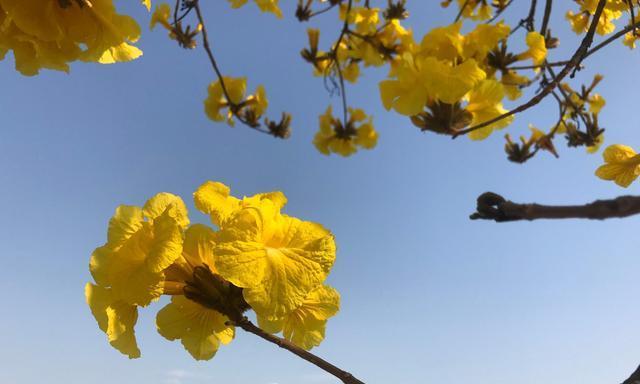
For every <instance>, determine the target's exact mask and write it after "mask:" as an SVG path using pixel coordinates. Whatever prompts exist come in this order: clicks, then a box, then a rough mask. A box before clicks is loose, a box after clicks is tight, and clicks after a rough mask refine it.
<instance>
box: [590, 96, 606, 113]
mask: <svg viewBox="0 0 640 384" xmlns="http://www.w3.org/2000/svg"><path fill="white" fill-rule="evenodd" d="M588 101H589V112H591V113H593V114H594V115H597V114H598V113H600V110H601V109H602V107H604V105H605V104H606V103H607V102H606V101H605V99H604V97H602V96H600V94H598V93H594V94H593V95H591V96H590V97H589V100H588Z"/></svg>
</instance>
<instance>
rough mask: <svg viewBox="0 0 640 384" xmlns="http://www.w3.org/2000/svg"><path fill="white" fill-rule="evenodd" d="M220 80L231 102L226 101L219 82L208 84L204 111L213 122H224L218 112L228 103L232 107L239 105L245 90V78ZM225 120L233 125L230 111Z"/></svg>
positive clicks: (224, 78)
mask: <svg viewBox="0 0 640 384" xmlns="http://www.w3.org/2000/svg"><path fill="white" fill-rule="evenodd" d="M222 79H223V81H224V85H225V87H226V90H227V92H228V94H229V98H230V99H231V100H227V96H226V95H225V93H224V89H223V88H222V83H221V82H220V81H219V80H218V81H215V82H213V83H211V84H209V90H208V91H209V92H208V97H207V98H206V100H205V101H204V110H205V112H206V113H207V116H209V118H210V119H211V120H213V121H224V120H225V116H223V115H222V114H221V113H220V111H221V110H222V109H224V108H228V107H229V106H230V103H229V101H231V103H232V104H234V105H238V104H240V102H242V100H243V99H244V94H245V92H246V90H247V78H246V77H238V78H233V77H223V78H222ZM226 119H227V122H228V123H229V124H230V125H233V112H232V111H231V110H230V109H229V110H228V111H227V115H226Z"/></svg>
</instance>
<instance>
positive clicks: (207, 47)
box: [193, 1, 272, 135]
mask: <svg viewBox="0 0 640 384" xmlns="http://www.w3.org/2000/svg"><path fill="white" fill-rule="evenodd" d="M193 8H194V9H195V11H196V15H197V17H198V22H199V23H200V25H201V26H202V32H201V33H202V46H203V47H204V50H205V51H206V52H207V56H208V57H209V62H210V63H211V67H213V71H214V72H215V73H216V76H217V77H218V81H219V82H220V87H221V88H222V93H224V97H225V98H226V99H227V102H228V103H229V110H230V111H231V113H233V115H234V116H235V117H236V118H237V119H238V120H240V122H242V123H243V124H244V125H246V126H247V127H249V128H251V129H254V130H256V131H258V132H262V133H266V134H267V135H272V133H271V132H269V131H268V130H265V129H263V128H261V127H259V126H258V127H256V126H253V125H252V124H249V123H248V122H247V121H245V120H244V119H243V118H242V116H240V115H239V114H237V113H236V111H235V110H234V109H235V105H234V104H233V100H232V99H231V97H230V96H229V91H228V89H227V86H226V84H225V81H224V77H223V76H222V73H221V72H220V68H219V67H218V63H217V62H216V59H215V57H214V56H213V51H212V50H211V46H210V45H209V34H208V33H207V27H206V24H205V22H204V17H203V16H202V11H201V10H200V2H199V1H194V2H193Z"/></svg>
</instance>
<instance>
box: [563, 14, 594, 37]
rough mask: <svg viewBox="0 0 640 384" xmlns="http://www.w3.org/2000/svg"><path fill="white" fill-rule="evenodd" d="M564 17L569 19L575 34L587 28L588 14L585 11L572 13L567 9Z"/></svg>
mask: <svg viewBox="0 0 640 384" xmlns="http://www.w3.org/2000/svg"><path fill="white" fill-rule="evenodd" d="M566 18H567V20H569V23H570V24H571V29H572V30H573V32H575V33H577V34H581V33H584V32H586V31H587V29H589V18H590V16H589V14H588V13H586V12H579V13H573V12H572V11H569V12H567V15H566Z"/></svg>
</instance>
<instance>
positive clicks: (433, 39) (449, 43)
mask: <svg viewBox="0 0 640 384" xmlns="http://www.w3.org/2000/svg"><path fill="white" fill-rule="evenodd" d="M460 28H462V22H461V21H459V22H457V23H453V24H450V25H447V26H445V27H438V28H434V29H432V30H431V31H429V33H427V34H426V35H424V37H423V38H422V42H421V43H420V55H422V56H430V57H435V58H437V59H439V60H446V61H449V62H450V63H453V62H454V61H456V59H457V58H458V57H459V56H460V55H461V54H462V49H463V43H464V37H463V36H462V35H461V34H460Z"/></svg>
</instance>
